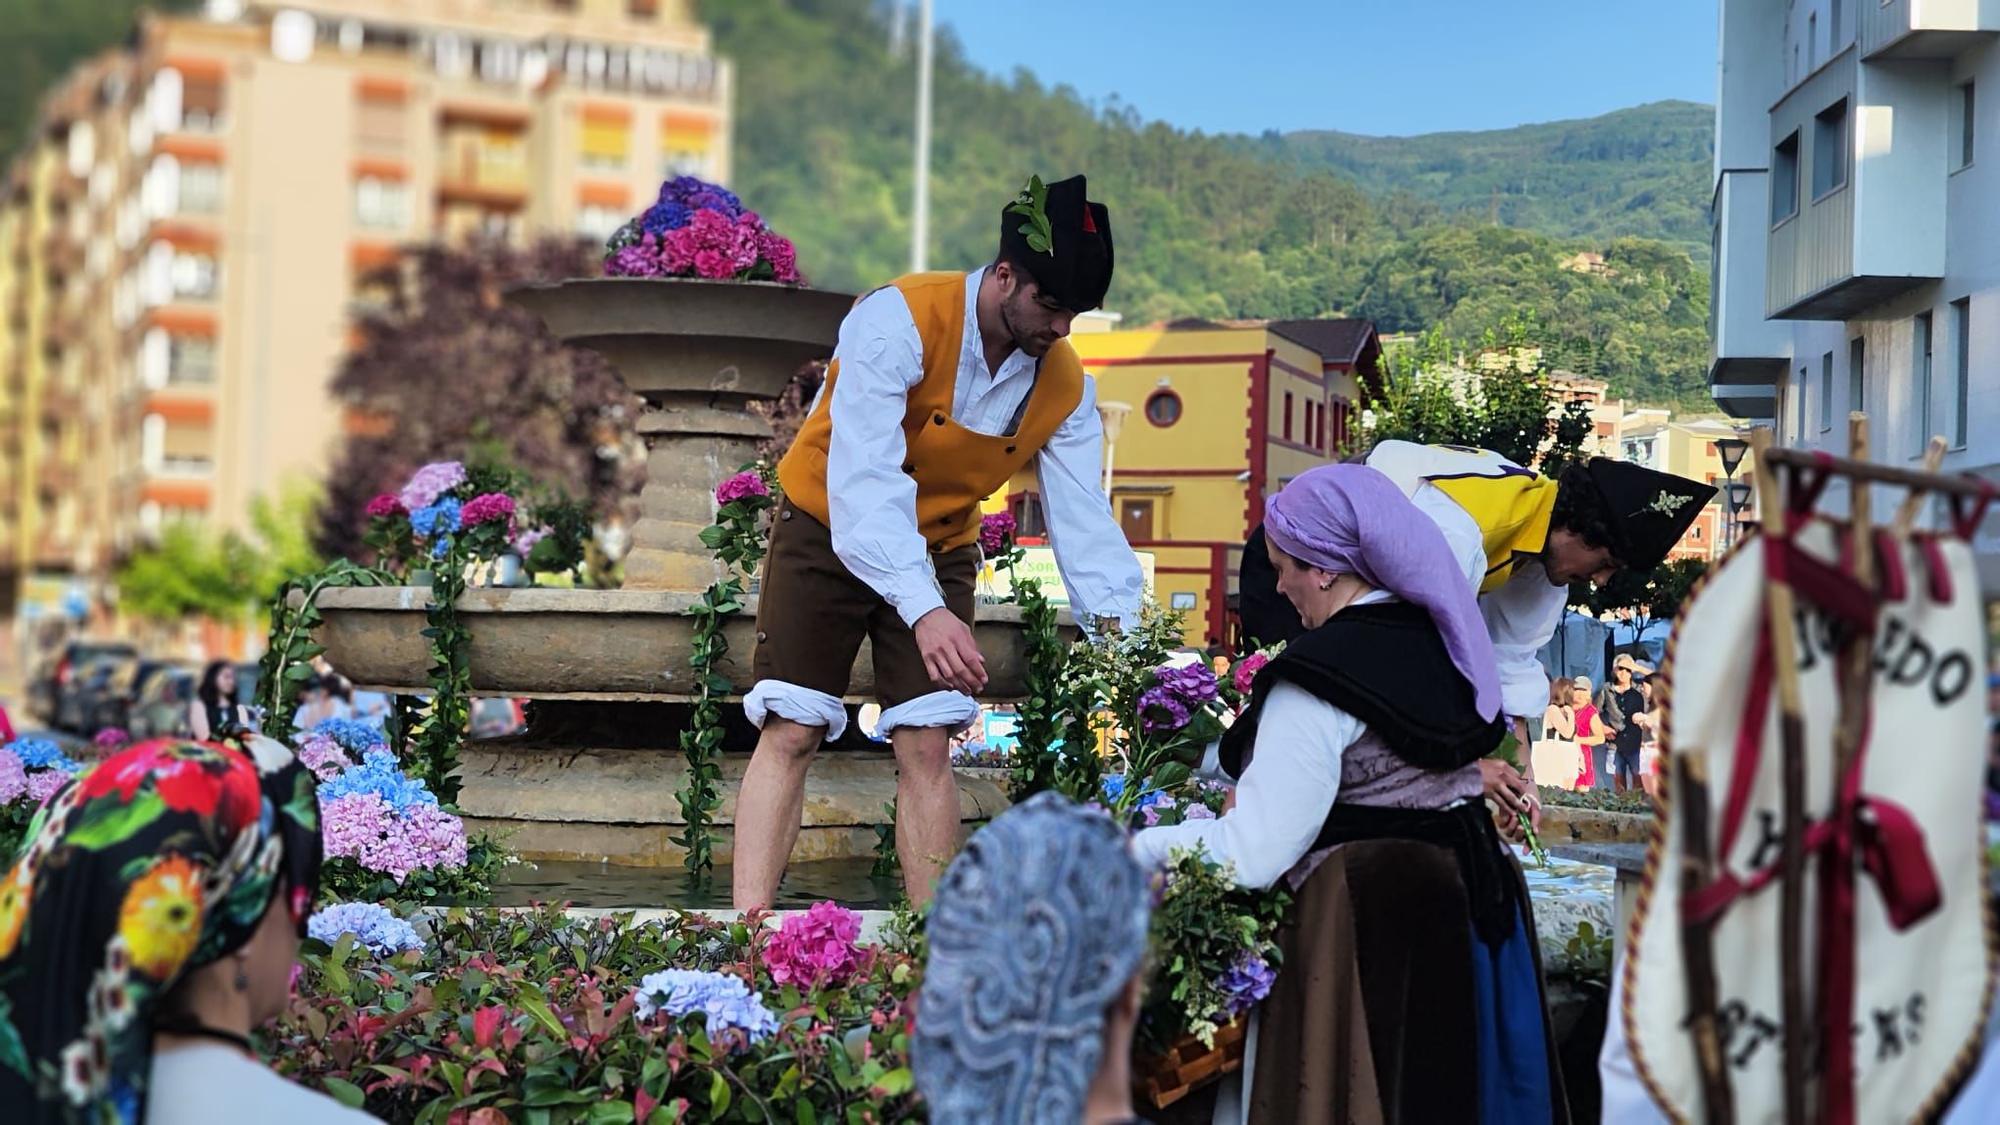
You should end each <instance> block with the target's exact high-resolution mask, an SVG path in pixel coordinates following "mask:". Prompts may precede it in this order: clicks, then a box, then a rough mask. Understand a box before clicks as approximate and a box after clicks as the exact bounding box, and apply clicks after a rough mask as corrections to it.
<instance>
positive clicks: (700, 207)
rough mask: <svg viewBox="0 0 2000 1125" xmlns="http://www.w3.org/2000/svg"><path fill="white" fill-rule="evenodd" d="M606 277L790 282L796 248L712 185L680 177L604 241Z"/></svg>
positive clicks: (794, 276)
mask: <svg viewBox="0 0 2000 1125" xmlns="http://www.w3.org/2000/svg"><path fill="white" fill-rule="evenodd" d="M606 251H607V257H606V258H605V261H604V272H605V274H606V275H607V276H610V277H704V278H709V279H711V280H717V281H721V280H738V281H742V280H754V281H763V280H769V281H777V282H782V283H784V284H787V285H797V284H800V283H801V282H803V281H804V278H802V277H801V276H800V275H799V266H798V251H797V248H795V247H794V246H793V245H792V241H791V240H790V239H788V238H786V237H784V236H783V235H781V234H777V233H776V232H774V231H772V230H771V229H770V228H768V227H766V226H765V225H764V220H763V218H762V217H760V216H759V215H758V214H757V212H755V211H751V210H747V209H745V208H744V207H743V204H742V201H741V200H738V199H737V198H736V196H734V195H732V194H730V193H729V192H728V191H727V190H725V189H723V188H721V187H718V186H716V185H715V184H711V183H707V182H705V181H702V180H699V179H696V178H694V177H692V176H679V177H676V178H674V179H671V180H668V181H667V182H666V183H665V184H662V185H661V186H660V196H659V199H658V200H657V201H656V202H655V203H654V204H653V205H652V206H651V207H649V208H647V209H646V211H645V213H644V214H642V215H640V216H639V217H638V218H636V219H633V220H632V221H631V222H629V223H626V224H625V225H624V226H623V227H621V228H619V230H618V233H616V234H614V235H612V236H611V241H610V242H609V243H608V244H607V246H606Z"/></svg>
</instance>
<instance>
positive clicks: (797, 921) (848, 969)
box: [764, 901, 868, 988]
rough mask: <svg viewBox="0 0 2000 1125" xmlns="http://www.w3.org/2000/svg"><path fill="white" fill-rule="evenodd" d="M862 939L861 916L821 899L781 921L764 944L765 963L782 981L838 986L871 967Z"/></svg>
mask: <svg viewBox="0 0 2000 1125" xmlns="http://www.w3.org/2000/svg"><path fill="white" fill-rule="evenodd" d="M860 940H861V915H859V914H857V913H855V912H854V911H852V910H849V909H848V908H846V907H845V906H842V905H840V904H839V903H837V902H829V901H820V902H816V903H813V904H812V908H811V909H810V910H807V911H806V912H805V913H803V914H793V915H790V916H789V917H787V918H786V919H785V920H784V921H783V922H782V923H780V924H779V926H778V932H777V933H776V934H775V935H773V936H772V938H771V941H770V943H769V944H767V945H766V946H765V947H764V964H765V965H766V966H767V967H768V968H769V969H770V970H771V979H772V980H774V981H776V982H777V983H779V984H796V985H798V986H799V987H800V988H819V987H822V986H826V985H833V986H838V985H842V984H845V983H846V982H847V981H848V980H849V979H851V978H853V977H854V976H856V975H857V974H860V973H864V972H866V971H867V969H868V953H867V952H866V951H865V950H863V949H862V948H861V946H860V944H859V943H860Z"/></svg>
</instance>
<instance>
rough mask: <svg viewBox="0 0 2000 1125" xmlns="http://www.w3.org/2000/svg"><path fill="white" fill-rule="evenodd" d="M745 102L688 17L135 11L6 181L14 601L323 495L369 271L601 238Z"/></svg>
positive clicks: (218, 7)
mask: <svg viewBox="0 0 2000 1125" xmlns="http://www.w3.org/2000/svg"><path fill="white" fill-rule="evenodd" d="M730 88H731V69H730V67H729V65H728V63H727V62H726V61H725V60H721V59H717V58H716V57H715V56H714V55H713V53H712V50H711V43H710V37H709V34H708V32H707V30H706V29H705V28H704V27H702V26H701V25H699V24H698V23H696V22H695V20H694V16H693V12H692V3H691V0H446V2H438V0H432V2H419V0H301V2H291V3H285V4H282V5H281V4H267V3H257V2H244V0H209V3H208V4H207V6H206V8H205V9H204V10H203V11H201V12H200V13H199V14H195V15H187V16H174V17H158V16H149V17H144V18H142V19H141V21H140V23H139V25H138V27H137V29H136V31H135V33H134V35H133V37H132V39H131V41H130V43H129V44H128V45H127V46H125V47H123V48H121V49H119V50H117V51H114V52H110V53H108V54H106V55H103V56H100V57H98V58H96V59H93V60H90V61H89V62H87V63H85V64H83V65H80V66H79V67H77V68H76V69H75V70H74V71H73V72H72V73H71V74H70V75H69V76H68V77H67V78H66V80H65V81H64V82H63V83H62V84H61V85H60V87H59V88H58V89H56V90H55V91H53V92H51V93H50V94H49V95H48V97H47V98H46V99H45V102H44V104H43V107H42V112H41V118H40V122H39V126H38V128H37V130H36V132H35V135H34V136H33V138H32V139H31V141H30V143H29V145H28V146H27V147H26V148H25V150H24V151H22V152H21V153H20V154H19V155H18V156H17V157H16V159H15V160H14V161H13V163H12V165H11V167H10V168H9V169H8V172H7V176H6V179H5V181H4V184H5V196H4V198H0V587H6V588H13V587H15V586H17V585H18V584H19V583H21V582H22V581H23V580H24V579H26V578H27V577H28V576H31V575H35V574H47V573H50V572H56V573H64V572H67V573H71V574H76V575H95V576H102V575H103V574H105V573H108V570H109V567H110V566H111V564H112V563H114V562H115V560H116V559H117V558H119V557H120V556H122V555H123V554H125V553H127V552H129V551H130V550H132V549H133V548H134V547H135V546H136V545H137V544H139V543H141V542H143V541H144V540H145V538H146V537H147V536H148V535H149V534H151V533H153V532H155V531H157V529H158V528H160V527H161V526H162V525H163V524H164V523H165V522H167V521H169V520H172V519H176V518H200V519H206V520H210V521H213V522H215V523H217V524H219V525H222V526H240V525H241V524H242V523H243V522H244V521H245V519H246V518H247V514H248V511H249V507H250V502H251V500H252V498H253V497H255V496H257V495H258V494H260V493H270V492H273V491H275V490H276V488H277V487H278V486H279V485H280V483H281V482H283V481H284V480H285V479H287V478H290V477H304V478H316V477H318V476H319V475H320V474H321V473H323V472H324V470H325V468H326V466H327V465H328V464H329V463H330V460H331V456H332V453H333V451H334V448H335V445H336V443H337V441H338V438H339V436H340V433H341V430H342V425H343V416H342V413H341V411H340V410H339V409H338V407H337V404H335V403H334V402H333V400H332V399H331V398H330V396H329V395H328V393H327V390H326V387H327V382H328V380H329V379H330V378H331V376H332V375H333V373H334V371H335V369H336V367H337V365H338V363H339V361H340V358H341V356H342V354H343V352H344V351H345V349H346V346H347V342H348V326H349V323H350V318H351V316H352V313H353V311H354V307H355V302H356V299H357V296H358V286H359V283H360V281H361V280H362V279H363V278H364V277H365V276H366V275H368V274H369V273H371V272H372V271H374V270H375V269H377V268H378V267H380V266H382V265H385V264H387V263H390V262H393V261H394V260H395V259H396V257H397V254H398V248H399V247H401V246H403V245H406V244H411V243H420V242H427V241H432V240H437V239H443V240H457V239H463V238H465V237H468V236H471V235H473V234H483V235H487V236H495V237H501V238H505V239H509V240H516V241H518V240H523V239H527V238H530V237H534V236H538V235H543V234H556V235H575V236H580V237H586V238H591V239H600V238H602V237H604V236H606V235H608V234H609V233H610V232H611V231H612V230H613V229H615V228H616V227H617V225H618V224H619V223H622V222H623V221H624V220H625V219H626V218H627V217H629V216H630V215H631V214H632V213H634V212H635V211H637V210H638V209H640V208H642V207H643V206H644V205H645V204H646V202H648V201H650V198H651V195H652V193H653V192H654V191H655V190H656V188H657V186H658V184H659V182H660V181H661V179H663V178H665V177H667V176H670V175H676V174H683V173H687V174H695V175H701V176H704V177H707V178H710V179H716V180H727V179H728V177H729V172H730V169H729V151H730V128H731V125H730V103H731V95H730ZM450 374H451V373H449V372H440V373H439V377H440V378H449V377H450ZM4 597H6V595H3V594H0V598H4ZM4 609H5V603H4V602H0V610H4Z"/></svg>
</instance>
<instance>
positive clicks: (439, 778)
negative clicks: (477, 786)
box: [410, 538, 472, 808]
mask: <svg viewBox="0 0 2000 1125" xmlns="http://www.w3.org/2000/svg"><path fill="white" fill-rule="evenodd" d="M470 561H471V560H470V557H469V555H468V552H467V550H466V548H465V545H464V543H463V541H462V540H460V539H456V538H455V539H452V540H450V541H449V547H448V548H447V550H446V551H445V556H444V558H442V559H439V560H438V561H437V565H436V567H435V569H434V570H433V571H432V572H431V599H430V604H429V605H427V606H425V607H424V621H425V623H426V627H425V629H424V637H425V638H426V639H428V640H429V641H430V644H431V668H430V689H431V701H430V707H429V709H428V710H426V711H425V712H424V715H423V717H422V718H421V719H419V720H418V721H417V723H416V725H415V727H414V728H413V729H412V730H411V732H410V749H411V757H412V760H411V762H410V776H412V777H414V778H416V779H418V780H419V781H422V782H424V783H425V784H427V785H429V786H430V787H431V792H433V793H435V794H437V798H438V800H439V801H441V802H442V803H444V804H445V805H446V806H447V807H452V808H455V807H457V805H458V790H459V778H458V748H459V745H460V744H461V743H463V742H464V741H465V729H466V725H467V723H468V722H470V720H471V718H472V630H471V628H470V627H468V626H467V625H466V624H465V623H464V622H462V621H460V620H459V617H458V599H459V597H460V596H461V595H463V594H464V593H465V569H466V566H467V564H468V563H469V562H470Z"/></svg>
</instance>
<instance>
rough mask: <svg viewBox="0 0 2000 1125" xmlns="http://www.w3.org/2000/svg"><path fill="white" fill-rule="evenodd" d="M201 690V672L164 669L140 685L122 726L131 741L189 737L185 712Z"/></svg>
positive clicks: (185, 668) (169, 667)
mask: <svg viewBox="0 0 2000 1125" xmlns="http://www.w3.org/2000/svg"><path fill="white" fill-rule="evenodd" d="M200 686H201V669H200V668H189V667H185V666H181V665H167V666H165V667H163V668H162V669H161V670H160V672H159V673H158V674H157V675H155V676H153V677H151V678H149V679H147V680H146V681H145V683H143V684H142V685H140V688H139V696H138V698H137V699H135V700H133V701H132V709H131V717H130V719H129V720H128V721H127V723H126V725H125V729H126V730H128V731H130V732H131V734H132V737H133V739H134V740H138V739H144V738H171V737H174V736H176V735H185V734H187V733H188V728H189V723H188V708H189V706H190V705H191V704H192V703H193V702H194V693H195V689H196V688H198V687H200Z"/></svg>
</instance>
